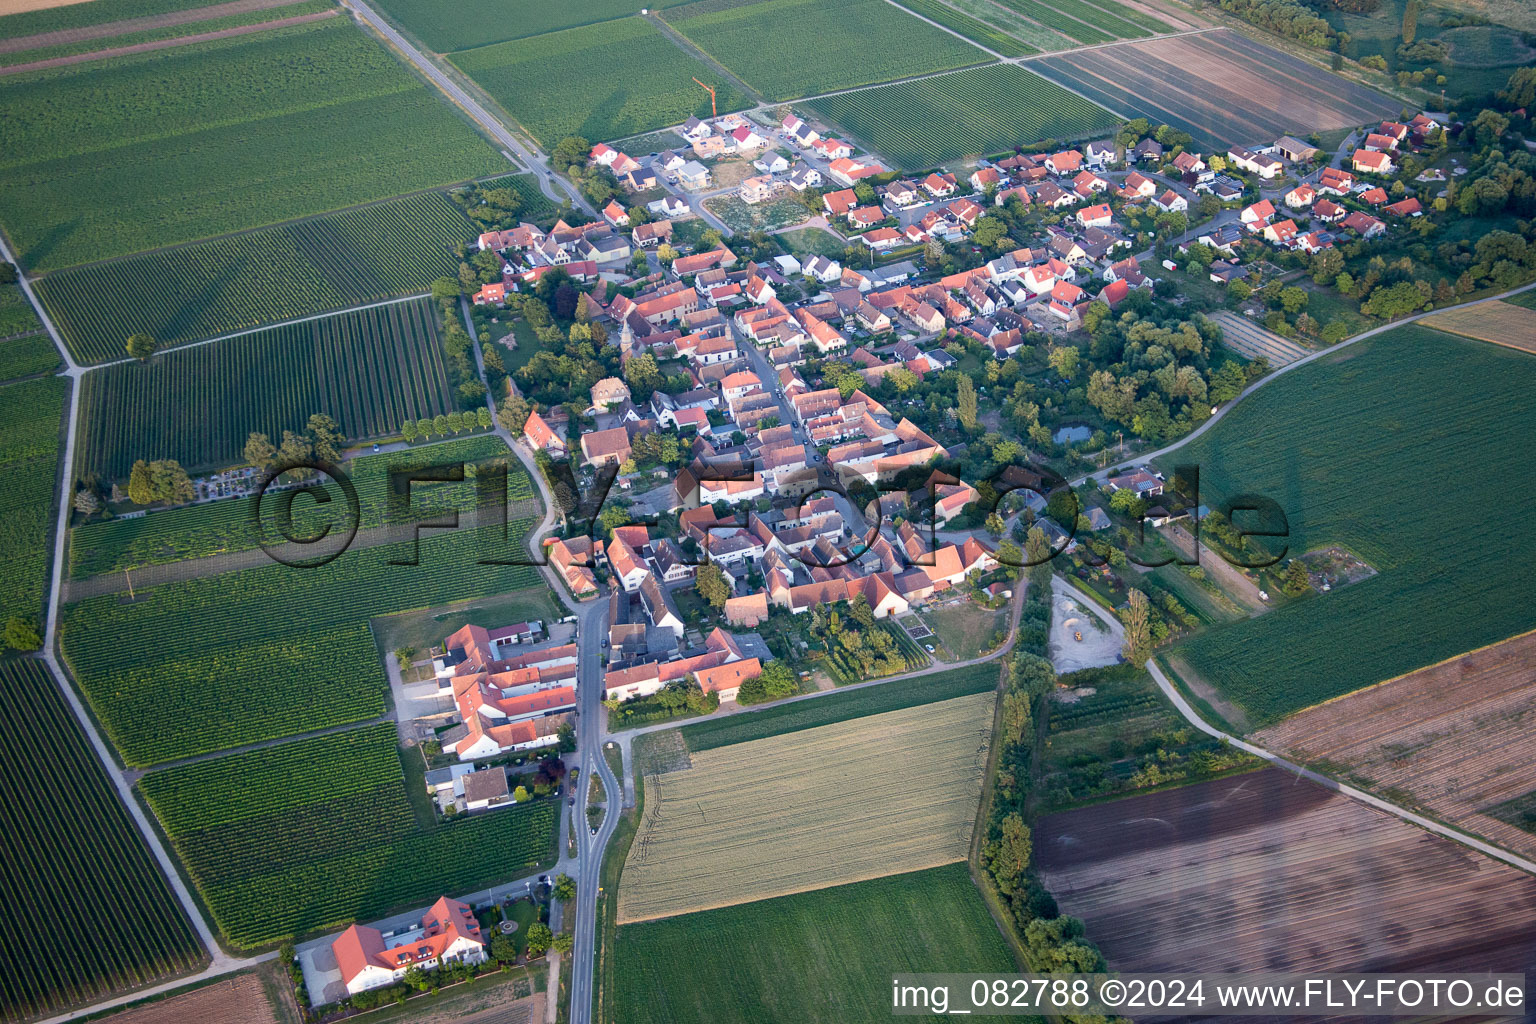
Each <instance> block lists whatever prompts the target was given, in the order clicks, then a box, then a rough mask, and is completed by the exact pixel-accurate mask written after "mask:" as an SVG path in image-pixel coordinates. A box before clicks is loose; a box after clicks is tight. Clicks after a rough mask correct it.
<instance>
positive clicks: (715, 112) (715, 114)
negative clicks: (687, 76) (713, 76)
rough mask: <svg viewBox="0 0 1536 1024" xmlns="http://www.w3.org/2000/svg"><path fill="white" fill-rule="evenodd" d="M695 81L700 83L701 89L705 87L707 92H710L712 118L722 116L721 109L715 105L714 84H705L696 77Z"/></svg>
mask: <svg viewBox="0 0 1536 1024" xmlns="http://www.w3.org/2000/svg"><path fill="white" fill-rule="evenodd" d="M694 82H696V83H697V84H698V86H699V88H700V89H703V90H704V91H705V92H707V93H709V116H710V118H711V119H714V118H717V117H719V116H720V110H719V108H718V107H716V106H715V87H714V86H712V85H705V84H704V83H703V82H700V81H699V80H698V79H697V78H695V79H694Z"/></svg>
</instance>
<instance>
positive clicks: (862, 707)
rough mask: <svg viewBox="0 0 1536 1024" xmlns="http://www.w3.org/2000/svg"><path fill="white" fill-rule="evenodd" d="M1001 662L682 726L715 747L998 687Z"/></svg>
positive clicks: (690, 738) (698, 746)
mask: <svg viewBox="0 0 1536 1024" xmlns="http://www.w3.org/2000/svg"><path fill="white" fill-rule="evenodd" d="M998 667H999V663H998V662H995V661H992V662H986V663H983V664H981V665H971V666H969V667H967V668H957V669H951V670H949V671H947V672H932V673H929V674H927V675H921V676H915V677H913V678H911V679H900V680H897V681H895V682H891V683H881V684H879V685H878V686H865V687H860V688H859V689H856V690H842V691H839V692H836V693H829V694H827V695H826V696H824V697H812V698H810V699H808V700H797V701H792V702H790V703H788V704H775V705H773V706H772V707H766V708H763V709H762V710H761V711H752V712H747V713H738V714H734V715H729V716H727V717H724V718H715V719H711V720H707V721H703V722H698V723H696V724H694V725H685V726H683V727H682V729H681V730H680V731H681V732H682V734H683V741H684V742H685V743H687V745H688V749H689V750H692V751H700V750H711V749H713V748H715V747H724V746H729V745H730V744H732V743H745V742H747V741H748V740H760V739H763V738H765V737H768V736H779V735H782V734H783V733H789V732H799V731H800V730H801V729H814V728H816V727H817V726H821V725H831V724H833V723H834V722H846V721H848V720H849V719H853V718H863V717H864V716H866V715H878V714H883V713H884V712H887V711H899V710H901V709H902V708H910V707H916V706H917V705H919V704H933V703H935V702H937V701H941V700H950V699H951V698H954V697H963V696H965V695H967V694H971V693H983V692H985V691H987V690H992V689H996V688H997V679H998Z"/></svg>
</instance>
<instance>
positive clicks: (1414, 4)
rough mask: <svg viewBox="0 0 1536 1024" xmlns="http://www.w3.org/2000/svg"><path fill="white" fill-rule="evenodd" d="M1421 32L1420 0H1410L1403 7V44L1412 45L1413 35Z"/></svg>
mask: <svg viewBox="0 0 1536 1024" xmlns="http://www.w3.org/2000/svg"><path fill="white" fill-rule="evenodd" d="M1418 33H1419V0H1408V4H1407V6H1406V7H1404V8H1403V45H1404V46H1412V45H1413V37H1414V36H1416V35H1418Z"/></svg>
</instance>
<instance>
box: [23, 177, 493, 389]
mask: <svg viewBox="0 0 1536 1024" xmlns="http://www.w3.org/2000/svg"><path fill="white" fill-rule="evenodd" d="M476 234H478V232H477V231H476V229H475V226H474V225H473V224H472V223H470V221H469V219H468V218H466V217H465V216H464V214H463V213H462V212H461V211H460V210H459V208H458V207H457V206H456V205H454V203H453V202H452V201H451V200H449V199H448V197H447V196H445V195H443V194H442V193H440V192H428V193H424V194H421V195H414V196H407V197H404V198H401V199H392V200H390V201H389V202H385V203H379V204H376V205H373V206H364V207H361V208H359V209H355V210H344V211H342V212H340V213H332V214H326V215H325V216H322V217H316V218H313V219H310V220H301V221H298V222H296V223H292V224H283V225H280V226H278V227H273V228H265V229H263V230H260V231H252V232H248V233H245V234H239V235H231V236H228V237H225V238H216V239H212V240H210V241H206V242H197V243H195V244H193V245H187V246H180V247H177V248H174V249H161V250H157V251H155V252H148V253H141V254H140V255H137V256H129V257H126V258H123V259H117V260H110V261H108V262H105V263H94V264H90V265H88V266H83V267H75V268H72V269H70V270H63V271H58V272H56V273H52V274H48V275H46V276H44V277H41V278H39V279H38V280H37V282H36V284H35V285H34V287H36V288H37V293H38V297H39V298H40V299H41V300H42V302H43V305H44V307H45V308H46V309H47V310H48V315H49V316H50V317H52V318H53V322H54V326H56V327H57V328H58V329H59V331H60V333H62V334H63V335H64V340H65V342H66V343H67V344H68V345H69V347H70V351H71V352H72V353H73V354H74V356H75V358H76V359H77V360H79V361H80V362H84V363H92V362H103V361H106V360H111V359H121V358H123V342H124V341H125V340H126V339H127V337H128V335H129V334H132V333H134V332H137V331H142V332H144V333H145V334H148V335H150V336H151V337H152V338H154V339H155V340H156V341H158V342H159V343H160V345H161V347H162V348H164V347H167V346H171V345H178V344H180V343H182V342H187V341H193V340H196V339H198V338H207V337H211V336H214V335H219V334H225V333H229V332H232V331H238V330H242V329H245V328H248V327H257V326H260V325H262V324H270V323H275V322H277V321H280V320H289V319H293V318H295V317H301V316H307V315H309V314H312V313H323V312H326V311H329V310H335V309H342V308H345V307H347V306H358V305H362V304H363V303H366V302H372V301H375V300H378V299H384V298H389V297H392V296H396V295H406V294H410V293H412V292H424V291H426V290H427V287H428V286H429V285H430V284H431V283H432V281H433V279H434V278H438V277H443V276H445V275H447V276H452V275H453V274H454V273H455V272H456V271H457V270H458V266H459V258H458V257H457V256H455V255H454V253H453V250H454V247H455V246H457V245H460V244H463V243H466V242H469V241H471V240H472V239H473V238H474V237H475V235H476ZM104 296H110V297H111V298H110V301H104V298H103V297H104Z"/></svg>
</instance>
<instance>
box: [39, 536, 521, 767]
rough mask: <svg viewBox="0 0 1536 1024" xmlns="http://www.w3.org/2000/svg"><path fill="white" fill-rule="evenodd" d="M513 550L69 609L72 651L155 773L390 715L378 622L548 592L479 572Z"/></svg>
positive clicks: (184, 585) (291, 570)
mask: <svg viewBox="0 0 1536 1024" xmlns="http://www.w3.org/2000/svg"><path fill="white" fill-rule="evenodd" d="M532 523H533V520H531V519H525V520H518V521H516V522H513V523H511V524H510V526H509V529H508V539H509V543H508V544H505V545H504V544H502V543H501V540H500V537H498V536H485V535H482V534H480V533H478V532H477V531H475V530H471V529H462V530H454V531H449V532H444V533H436V532H428V533H426V534H425V535H424V536H423V538H422V540H421V544H420V550H419V553H418V554H417V557H419V563H420V564H417V565H410V564H392V563H399V562H403V561H407V560H409V559H410V558H411V557H412V556H413V547H412V545H411V543H410V542H406V543H403V544H384V545H378V546H375V547H369V548H363V549H360V550H355V551H349V552H347V553H345V554H343V555H342V556H341V557H339V558H337V559H336V560H334V561H332V562H330V563H329V564H327V565H324V566H321V567H319V568H308V569H305V568H295V567H292V566H288V565H281V564H272V565H268V566H264V567H262V568H258V569H245V570H241V571H238V572H226V573H222V574H219V575H215V576H206V577H199V578H194V579H188V580H184V581H179V582H173V583H162V584H160V585H158V586H155V587H153V588H147V589H140V590H139V591H138V594H137V599H136V600H133V601H128V602H125V601H123V600H121V598H120V596H119V595H117V594H108V595H105V596H102V597H93V598H90V599H87V600H85V601H80V602H76V603H74V604H70V605H67V606H66V607H65V608H64V611H63V614H62V617H61V622H60V632H61V642H62V647H63V650H64V652H65V656H66V657H67V658H68V660H69V662H70V664H71V666H72V667H73V670H74V675H75V678H76V680H77V681H78V683H79V685H80V688H81V690H82V691H83V692H84V693H85V695H86V696H87V697H88V698H89V700H90V701H91V704H92V706H93V707H94V709H95V711H96V714H97V717H98V718H100V719H101V722H102V724H103V726H104V727H105V729H106V731H107V733H108V734H109V735H110V736H111V737H112V740H113V742H114V743H116V744H117V746H118V750H119V751H121V753H122V755H123V758H124V760H125V761H126V762H127V763H129V764H132V765H136V766H146V765H152V764H156V763H160V762H164V761H168V760H173V759H176V758H179V757H187V756H190V755H192V754H200V753H206V752H209V751H214V750H224V749H228V748H229V747H236V746H241V745H243V744H246V743H254V742H257V741H259V740H263V739H271V738H274V737H279V736H291V735H294V734H296V733H301V732H307V731H310V730H313V729H320V728H324V727H326V726H331V725H342V724H346V723H348V722H359V721H365V720H367V719H370V718H374V717H376V716H378V715H380V714H383V712H384V710H385V700H384V698H385V693H386V692H387V691H386V681H385V678H384V669H383V667H382V666H381V665H380V664H379V660H378V654H377V651H376V649H375V647H374V643H373V635H372V633H371V631H370V630H369V625H368V620H369V619H370V618H373V617H374V616H380V615H390V614H393V613H395V612H401V611H410V610H413V609H417V608H435V607H437V606H439V605H445V604H448V603H450V602H455V601H463V600H468V599H470V598H477V597H483V596H486V595H488V594H504V593H506V592H508V591H512V590H519V589H522V588H525V587H534V586H538V587H542V586H543V582H542V580H541V578H540V576H539V575H538V570H537V569H536V568H533V567H530V566H524V565H513V566H502V565H485V564H481V559H495V558H505V557H509V556H510V554H511V553H513V552H515V551H516V550H517V547H518V545H519V544H520V543H521V540H522V538H523V537H524V536H525V535H526V534H527V532H528V530H529V529H530V528H531V526H532Z"/></svg>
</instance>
